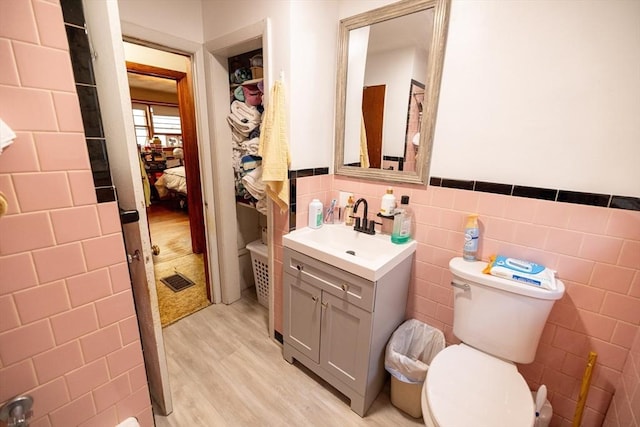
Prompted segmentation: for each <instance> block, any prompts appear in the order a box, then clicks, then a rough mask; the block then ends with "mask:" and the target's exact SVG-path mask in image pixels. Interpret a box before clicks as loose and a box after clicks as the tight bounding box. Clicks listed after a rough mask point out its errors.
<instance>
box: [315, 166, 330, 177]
mask: <svg viewBox="0 0 640 427" xmlns="http://www.w3.org/2000/svg"><path fill="white" fill-rule="evenodd" d="M328 174H329V168H315V169H313V175H314V176H315V175H328Z"/></svg>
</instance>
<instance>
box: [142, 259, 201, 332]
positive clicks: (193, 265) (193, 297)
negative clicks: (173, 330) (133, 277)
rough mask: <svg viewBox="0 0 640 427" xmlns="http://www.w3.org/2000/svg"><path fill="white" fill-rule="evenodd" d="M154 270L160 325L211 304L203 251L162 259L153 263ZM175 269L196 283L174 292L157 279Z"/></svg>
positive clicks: (167, 323) (168, 323) (173, 272)
mask: <svg viewBox="0 0 640 427" xmlns="http://www.w3.org/2000/svg"><path fill="white" fill-rule="evenodd" d="M154 271H155V274H156V290H157V292H158V306H159V308H160V322H161V323H162V326H163V327H165V326H167V325H170V324H172V323H173V322H176V321H178V320H180V319H182V318H183V317H185V316H188V315H190V314H192V313H194V312H196V311H198V310H200V309H203V308H205V307H206V306H208V305H209V304H210V303H209V301H208V300H207V289H206V282H205V277H204V264H203V255H202V254H190V255H185V256H182V257H178V258H175V259H172V260H169V261H165V262H156V263H155V265H154ZM176 272H177V273H180V274H182V275H184V276H186V277H188V278H189V279H190V280H192V281H193V282H195V285H193V286H190V287H188V288H186V289H183V290H181V291H180V292H174V291H173V290H172V289H171V288H170V287H169V286H167V285H165V284H164V283H162V282H161V281H160V279H161V278H163V277H166V276H170V275H172V274H175V273H176Z"/></svg>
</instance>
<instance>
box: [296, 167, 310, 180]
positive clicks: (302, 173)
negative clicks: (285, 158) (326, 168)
mask: <svg viewBox="0 0 640 427" xmlns="http://www.w3.org/2000/svg"><path fill="white" fill-rule="evenodd" d="M313 175H314V174H313V169H300V170H298V171H296V178H305V177H307V176H313Z"/></svg>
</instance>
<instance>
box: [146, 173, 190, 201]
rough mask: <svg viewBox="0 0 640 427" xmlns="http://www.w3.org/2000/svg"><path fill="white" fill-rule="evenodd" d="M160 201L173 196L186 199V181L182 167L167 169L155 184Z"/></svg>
mask: <svg viewBox="0 0 640 427" xmlns="http://www.w3.org/2000/svg"><path fill="white" fill-rule="evenodd" d="M154 185H155V187H156V190H158V195H159V196H160V199H165V198H169V197H174V196H180V197H184V198H185V199H186V197H187V179H186V175H185V171H184V166H177V167H174V168H167V169H165V170H164V171H163V173H162V175H161V176H160V178H158V179H157V180H156V182H155V184H154Z"/></svg>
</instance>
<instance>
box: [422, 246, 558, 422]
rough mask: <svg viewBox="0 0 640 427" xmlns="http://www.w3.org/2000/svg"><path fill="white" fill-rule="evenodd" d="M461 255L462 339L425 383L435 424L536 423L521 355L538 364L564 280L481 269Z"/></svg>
mask: <svg viewBox="0 0 640 427" xmlns="http://www.w3.org/2000/svg"><path fill="white" fill-rule="evenodd" d="M486 265H487V263H485V262H481V261H473V262H469V261H465V260H463V259H462V258H454V259H452V260H451V261H450V262H449V268H450V269H451V272H452V273H453V280H452V282H451V285H452V286H453V287H454V290H453V295H454V302H453V333H454V334H455V336H456V337H458V338H459V339H460V340H461V341H462V343H461V344H458V345H452V346H449V347H447V348H445V349H444V350H442V351H441V352H440V353H438V355H437V356H436V357H435V358H434V359H433V360H432V362H431V365H430V366H429V370H428V371H427V378H426V380H425V382H424V386H423V388H422V415H423V418H424V421H425V424H426V425H427V426H429V427H467V426H473V427H532V426H533V425H534V422H535V408H534V402H533V399H532V398H531V392H530V391H529V387H528V386H527V383H526V382H525V380H524V378H523V377H522V375H520V373H519V372H518V370H517V368H516V365H515V364H514V362H518V363H531V362H533V359H534V357H535V354H536V349H537V347H538V341H539V340H540V335H541V334H542V329H543V328H544V325H545V323H546V321H547V317H548V316H549V312H550V311H551V308H552V307H553V304H554V302H555V300H558V299H560V298H562V295H563V294H564V284H563V283H562V282H561V281H559V280H557V281H556V290H547V289H542V288H538V287H536V286H533V285H528V284H523V283H519V282H515V281H511V280H507V279H502V278H499V277H495V276H490V275H488V274H484V273H482V270H483V269H484V267H485V266H486Z"/></svg>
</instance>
